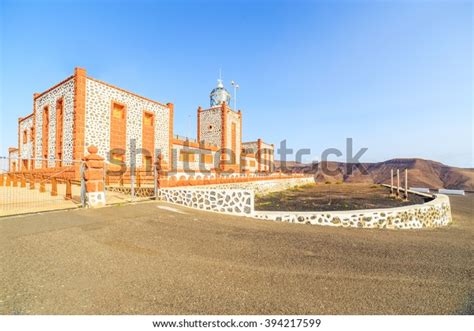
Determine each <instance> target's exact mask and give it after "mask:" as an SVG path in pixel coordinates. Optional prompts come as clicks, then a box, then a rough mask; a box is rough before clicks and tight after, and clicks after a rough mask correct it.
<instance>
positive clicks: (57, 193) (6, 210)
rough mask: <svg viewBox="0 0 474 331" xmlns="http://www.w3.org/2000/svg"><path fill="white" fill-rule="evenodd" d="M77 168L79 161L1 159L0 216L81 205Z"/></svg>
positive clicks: (82, 200)
mask: <svg viewBox="0 0 474 331" xmlns="http://www.w3.org/2000/svg"><path fill="white" fill-rule="evenodd" d="M46 163H48V165H51V164H54V165H55V166H52V167H49V168H47V167H44V168H43V166H44V165H45V164H46ZM63 164H67V165H64V166H63ZM80 168H81V162H80V161H72V162H68V163H66V162H62V160H51V159H49V160H43V159H39V158H37V159H22V158H11V157H0V216H8V215H16V214H24V213H32V212H41V211H49V210H60V209H69V208H76V207H77V206H81V205H83V203H84V195H83V194H81V180H80V177H79V174H78V171H80Z"/></svg>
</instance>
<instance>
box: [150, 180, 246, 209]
mask: <svg viewBox="0 0 474 331" xmlns="http://www.w3.org/2000/svg"><path fill="white" fill-rule="evenodd" d="M158 194H159V198H160V199H161V200H164V201H168V202H171V203H176V204H179V205H184V206H186V207H190V208H196V209H202V210H208V211H214V212H219V213H226V214H237V215H245V216H251V215H252V214H253V206H254V192H253V191H250V190H221V189H199V188H191V187H187V188H164V189H160V190H159V193H158Z"/></svg>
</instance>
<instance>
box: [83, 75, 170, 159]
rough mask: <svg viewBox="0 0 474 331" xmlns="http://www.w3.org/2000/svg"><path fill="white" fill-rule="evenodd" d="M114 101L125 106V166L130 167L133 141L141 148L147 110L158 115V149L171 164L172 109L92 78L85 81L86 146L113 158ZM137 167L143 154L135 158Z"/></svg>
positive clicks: (156, 142) (156, 144) (156, 131)
mask: <svg viewBox="0 0 474 331" xmlns="http://www.w3.org/2000/svg"><path fill="white" fill-rule="evenodd" d="M112 102H118V103H121V104H124V105H125V107H126V116H127V120H126V125H127V128H126V146H124V147H125V149H126V154H125V162H126V164H127V165H130V140H131V139H135V140H136V148H137V149H140V148H141V147H142V125H143V118H142V117H143V113H144V111H148V112H152V113H154V114H155V150H157V149H158V150H159V151H160V152H161V153H162V155H163V161H165V162H167V163H169V141H170V136H169V134H170V131H169V125H170V123H169V119H170V114H169V108H168V107H166V106H165V105H160V104H158V103H156V102H152V101H148V100H146V99H144V98H140V97H138V96H136V95H134V94H132V93H129V92H126V91H123V90H120V89H117V88H114V87H112V86H109V85H107V84H104V83H101V82H99V81H96V80H93V79H90V78H87V80H86V127H85V145H86V146H85V147H86V148H87V147H88V146H90V145H95V146H97V148H98V150H99V151H98V153H97V154H98V155H100V156H102V157H103V158H105V159H107V160H108V159H110V155H109V152H110V115H111V108H112ZM136 165H137V167H140V166H141V165H142V157H140V155H137V157H136Z"/></svg>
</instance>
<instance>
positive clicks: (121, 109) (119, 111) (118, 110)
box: [112, 102, 125, 120]
mask: <svg viewBox="0 0 474 331" xmlns="http://www.w3.org/2000/svg"><path fill="white" fill-rule="evenodd" d="M112 117H114V118H118V119H122V120H123V119H125V106H123V105H119V104H118V103H115V102H114V104H113V107H112Z"/></svg>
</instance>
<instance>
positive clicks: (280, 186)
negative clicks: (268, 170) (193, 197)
mask: <svg viewBox="0 0 474 331" xmlns="http://www.w3.org/2000/svg"><path fill="white" fill-rule="evenodd" d="M310 183H314V178H313V177H297V178H285V179H278V178H276V179H271V180H269V179H266V180H262V181H253V182H243V183H226V184H217V185H215V184H214V185H203V186H200V187H201V188H209V187H212V188H219V189H226V190H229V189H241V190H252V191H254V192H255V194H266V193H270V192H277V191H283V190H286V189H289V188H293V187H296V186H300V185H305V184H310Z"/></svg>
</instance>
